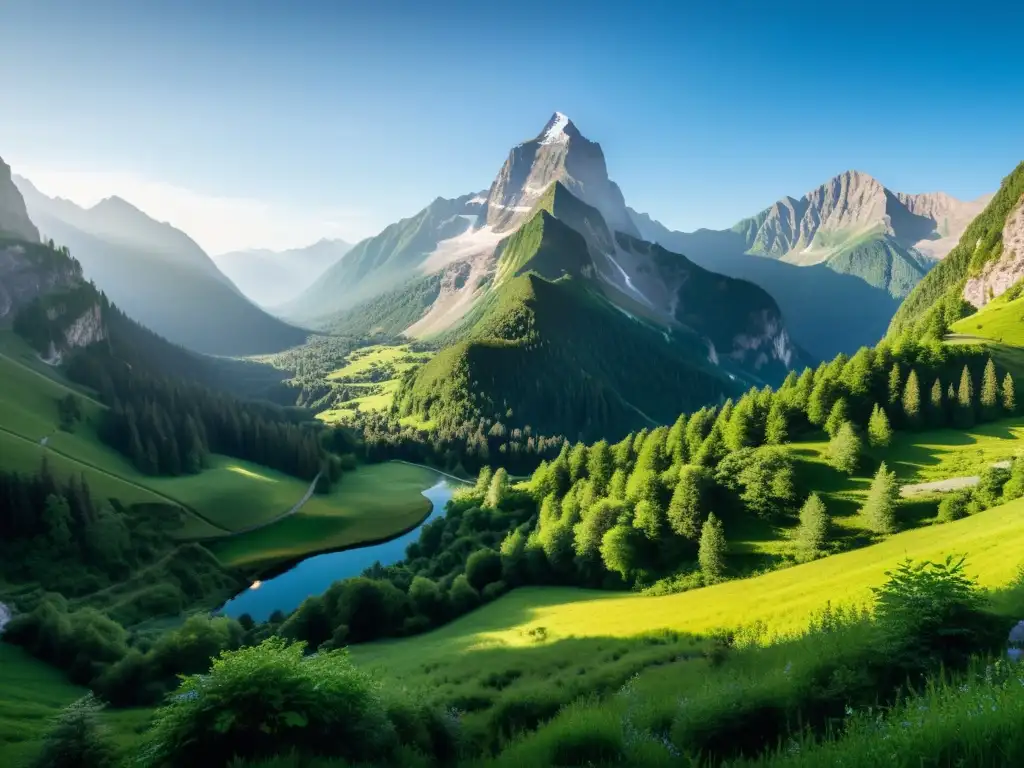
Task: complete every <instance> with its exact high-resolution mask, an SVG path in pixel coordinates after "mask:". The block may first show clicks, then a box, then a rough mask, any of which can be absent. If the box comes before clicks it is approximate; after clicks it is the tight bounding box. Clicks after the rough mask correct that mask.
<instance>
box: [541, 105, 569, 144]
mask: <svg viewBox="0 0 1024 768" xmlns="http://www.w3.org/2000/svg"><path fill="white" fill-rule="evenodd" d="M571 133H578V131H576V126H575V125H573V124H572V120H570V119H569V118H568V116H566V115H564V114H562V113H561V112H555V113H554V114H553V115H552V116H551V119H550V120H548V122H547V125H545V126H544V130H542V131H541V132H540V133H539V134H538V135H537V140H538V141H539V142H540V143H541V144H557V143H559V142H565V141H568V140H569V137H570V135H571Z"/></svg>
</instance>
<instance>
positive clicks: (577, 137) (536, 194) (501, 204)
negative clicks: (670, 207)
mask: <svg viewBox="0 0 1024 768" xmlns="http://www.w3.org/2000/svg"><path fill="white" fill-rule="evenodd" d="M555 181H560V182H562V184H564V185H565V187H566V189H568V190H569V191H570V192H572V194H574V195H575V196H576V197H578V198H579V199H580V200H582V201H583V202H585V203H587V204H588V205H591V206H593V207H594V208H596V209H597V210H598V211H600V212H601V215H602V216H603V217H604V220H605V221H606V222H607V224H608V226H609V227H610V228H611V229H612V230H613V231H616V232H624V233H625V234H627V235H632V236H633V237H639V236H640V233H639V232H638V231H637V229H636V226H635V225H634V224H633V220H632V219H631V218H630V216H629V213H628V212H627V210H626V201H625V199H624V198H623V196H622V190H620V189H619V187H618V185H617V184H616V183H615V182H614V181H611V180H610V179H609V178H608V167H607V165H606V163H605V159H604V152H603V151H602V150H601V145H600V144H598V143H597V142H594V141H590V140H589V139H587V138H586V137H584V136H583V134H581V133H580V132H579V130H578V129H577V128H576V126H575V125H573V122H572V121H571V120H570V119H569V118H568V117H566V116H565V115H563V114H562V113H560V112H556V113H555V114H554V115H552V117H551V119H550V120H549V121H548V123H547V125H546V126H545V127H544V130H543V131H541V132H540V134H538V136H537V137H536V138H535V139H531V140H530V141H526V142H523V143H522V144H519V145H517V146H515V147H513V148H512V151H511V152H509V154H508V159H507V160H505V164H504V165H503V166H502V167H501V170H500V171H499V172H498V176H497V178H495V180H494V182H493V183H492V184H491V188H490V191H489V192H488V194H487V214H486V221H487V224H488V225H490V226H491V227H493V228H494V229H495V230H498V231H503V232H505V231H511V230H513V229H515V227H516V226H517V225H518V224H519V223H520V222H521V221H523V219H524V218H525V217H526V216H527V215H528V214H529V213H530V211H531V210H532V209H533V206H534V204H535V203H536V202H537V200H538V199H539V198H540V197H541V196H542V195H543V194H544V193H545V192H546V191H547V189H548V187H549V186H550V185H551V184H552V183H554V182H555Z"/></svg>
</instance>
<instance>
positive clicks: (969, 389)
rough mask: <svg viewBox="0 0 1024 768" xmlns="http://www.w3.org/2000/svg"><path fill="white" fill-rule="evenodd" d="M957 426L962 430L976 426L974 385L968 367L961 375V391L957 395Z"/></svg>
mask: <svg viewBox="0 0 1024 768" xmlns="http://www.w3.org/2000/svg"><path fill="white" fill-rule="evenodd" d="M956 425H957V426H958V427H960V428H961V429H969V428H970V427H973V426H974V383H973V382H972V381H971V372H970V371H969V370H967V366H966V365H965V366H964V370H963V372H962V373H961V374H960V389H958V390H957V395H956Z"/></svg>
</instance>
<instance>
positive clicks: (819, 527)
mask: <svg viewBox="0 0 1024 768" xmlns="http://www.w3.org/2000/svg"><path fill="white" fill-rule="evenodd" d="M828 533H829V517H828V510H826V509H825V503H824V502H823V501H822V500H821V497H820V496H818V494H816V493H812V494H811V495H810V496H808V497H807V501H805V502H804V505H803V506H802V507H801V508H800V527H799V528H797V532H796V540H797V544H798V545H799V547H800V550H801V553H802V555H803V557H804V559H806V560H813V559H814V558H816V557H818V556H819V555H820V554H821V553H822V552H823V550H824V549H825V544H826V543H828Z"/></svg>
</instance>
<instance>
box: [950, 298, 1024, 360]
mask: <svg viewBox="0 0 1024 768" xmlns="http://www.w3.org/2000/svg"><path fill="white" fill-rule="evenodd" d="M1006 299H1007V296H1006V294H1004V295H1002V296H1000V297H999V298H997V299H995V300H994V301H991V302H989V303H988V304H986V305H985V306H984V307H983V308H982V309H981V311H980V312H977V313H975V314H973V315H971V316H970V317H965V318H963V319H962V320H958V321H957V322H955V323H954V324H953V326H952V327H951V328H950V331H951V332H952V333H955V334H962V335H964V336H975V337H978V338H981V339H989V340H991V341H995V342H998V343H1000V344H1006V345H1009V346H1011V347H1024V298H1019V299H1014V300H1013V301H1007V300H1006Z"/></svg>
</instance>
